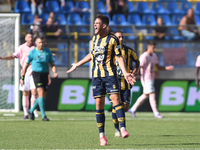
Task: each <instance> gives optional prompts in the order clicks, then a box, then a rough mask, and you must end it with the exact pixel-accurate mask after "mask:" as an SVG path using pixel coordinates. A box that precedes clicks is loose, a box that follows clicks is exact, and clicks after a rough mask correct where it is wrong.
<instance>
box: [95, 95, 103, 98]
mask: <svg viewBox="0 0 200 150" xmlns="http://www.w3.org/2000/svg"><path fill="white" fill-rule="evenodd" d="M93 97H94V98H98V97H105V95H98V96H93Z"/></svg>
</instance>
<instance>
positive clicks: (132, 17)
mask: <svg viewBox="0 0 200 150" xmlns="http://www.w3.org/2000/svg"><path fill="white" fill-rule="evenodd" d="M127 21H128V23H130V24H134V25H136V26H141V25H143V23H142V21H141V19H140V16H139V15H138V14H129V15H128V17H127Z"/></svg>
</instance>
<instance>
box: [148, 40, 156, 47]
mask: <svg viewBox="0 0 200 150" xmlns="http://www.w3.org/2000/svg"><path fill="white" fill-rule="evenodd" d="M147 45H154V46H156V43H155V42H154V41H149V42H148V43H147Z"/></svg>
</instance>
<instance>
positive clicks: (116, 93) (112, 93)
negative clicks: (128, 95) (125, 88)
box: [107, 92, 119, 94]
mask: <svg viewBox="0 0 200 150" xmlns="http://www.w3.org/2000/svg"><path fill="white" fill-rule="evenodd" d="M107 94H119V92H112V93H107Z"/></svg>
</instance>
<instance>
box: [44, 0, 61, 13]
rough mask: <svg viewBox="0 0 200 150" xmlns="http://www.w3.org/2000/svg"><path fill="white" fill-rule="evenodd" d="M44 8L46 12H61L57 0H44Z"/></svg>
mask: <svg viewBox="0 0 200 150" xmlns="http://www.w3.org/2000/svg"><path fill="white" fill-rule="evenodd" d="M45 10H46V11H47V12H48V13H50V12H55V13H60V12H61V10H60V7H59V4H58V1H57V0H51V1H46V3H45Z"/></svg>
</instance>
